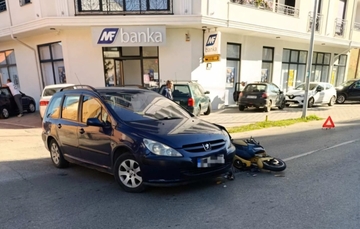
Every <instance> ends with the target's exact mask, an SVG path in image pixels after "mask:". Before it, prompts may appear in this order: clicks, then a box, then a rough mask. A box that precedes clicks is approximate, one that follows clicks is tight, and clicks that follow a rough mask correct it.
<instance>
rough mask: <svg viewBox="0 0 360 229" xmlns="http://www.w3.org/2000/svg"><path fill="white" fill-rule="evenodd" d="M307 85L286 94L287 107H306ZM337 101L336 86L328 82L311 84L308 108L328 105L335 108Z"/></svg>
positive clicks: (301, 85)
mask: <svg viewBox="0 0 360 229" xmlns="http://www.w3.org/2000/svg"><path fill="white" fill-rule="evenodd" d="M305 87H306V84H305V83H302V84H300V85H299V86H297V87H295V89H294V90H291V91H288V92H287V93H286V106H290V105H298V106H303V105H304V96H305ZM335 101H336V90H335V88H334V86H333V85H332V84H330V83H326V82H310V83H309V91H308V107H313V106H314V105H322V104H328V105H329V106H333V105H334V104H335Z"/></svg>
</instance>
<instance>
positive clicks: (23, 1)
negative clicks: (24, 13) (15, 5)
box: [19, 0, 31, 6]
mask: <svg viewBox="0 0 360 229" xmlns="http://www.w3.org/2000/svg"><path fill="white" fill-rule="evenodd" d="M19 3H20V6H23V5H26V4H29V3H31V0H19Z"/></svg>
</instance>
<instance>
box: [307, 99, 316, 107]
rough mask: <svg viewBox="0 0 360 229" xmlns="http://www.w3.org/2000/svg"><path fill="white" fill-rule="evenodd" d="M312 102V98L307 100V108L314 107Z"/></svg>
mask: <svg viewBox="0 0 360 229" xmlns="http://www.w3.org/2000/svg"><path fill="white" fill-rule="evenodd" d="M314 102H315V100H314V98H310V99H309V102H308V108H311V107H313V106H314Z"/></svg>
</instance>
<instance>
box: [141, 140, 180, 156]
mask: <svg viewBox="0 0 360 229" xmlns="http://www.w3.org/2000/svg"><path fill="white" fill-rule="evenodd" d="M144 144H145V146H146V148H148V149H149V150H150V151H151V152H152V153H153V154H156V155H159V156H169V157H182V154H181V153H179V152H178V151H176V150H174V149H173V148H171V147H169V146H167V145H164V144H162V143H159V142H156V141H152V140H149V139H144Z"/></svg>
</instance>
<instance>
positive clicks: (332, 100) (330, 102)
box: [328, 96, 336, 107]
mask: <svg viewBox="0 0 360 229" xmlns="http://www.w3.org/2000/svg"><path fill="white" fill-rule="evenodd" d="M335 100H336V98H335V96H333V97H331V99H330V101H329V103H328V105H329V106H330V107H331V106H334V104H335Z"/></svg>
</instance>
